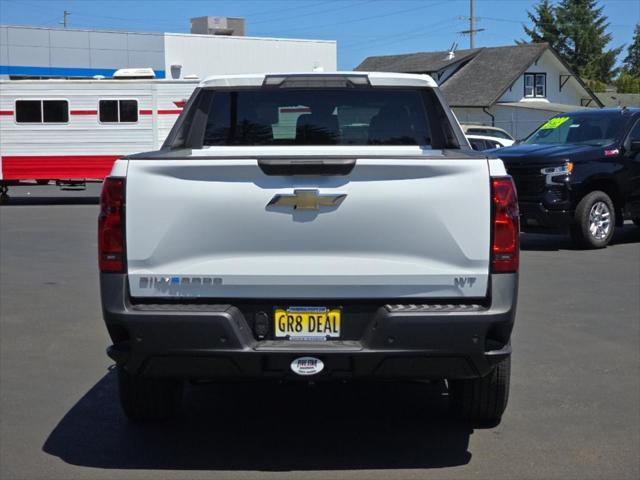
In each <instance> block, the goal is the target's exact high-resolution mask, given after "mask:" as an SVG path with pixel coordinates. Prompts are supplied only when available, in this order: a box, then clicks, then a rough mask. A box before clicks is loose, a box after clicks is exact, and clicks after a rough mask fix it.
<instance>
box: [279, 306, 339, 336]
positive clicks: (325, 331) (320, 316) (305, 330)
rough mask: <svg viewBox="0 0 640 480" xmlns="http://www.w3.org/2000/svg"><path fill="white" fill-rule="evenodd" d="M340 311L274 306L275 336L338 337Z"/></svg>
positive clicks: (322, 308) (321, 308)
mask: <svg viewBox="0 0 640 480" xmlns="http://www.w3.org/2000/svg"><path fill="white" fill-rule="evenodd" d="M341 313H342V312H341V311H340V309H337V308H332V309H329V308H325V307H290V308H287V309H286V310H285V309H283V308H276V309H275V314H274V321H275V328H274V331H275V333H276V338H287V337H288V338H289V339H290V340H305V339H308V340H323V339H327V338H339V337H340V320H341Z"/></svg>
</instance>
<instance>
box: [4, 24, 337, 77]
mask: <svg viewBox="0 0 640 480" xmlns="http://www.w3.org/2000/svg"><path fill="white" fill-rule="evenodd" d="M336 64H337V47H336V42H335V41H334V40H305V39H288V38H286V39H285V38H258V37H245V36H231V35H201V34H188V33H144V32H121V31H99V30H80V29H78V30H76V29H62V28H50V27H31V26H18V25H0V79H25V78H90V77H94V76H96V75H102V76H104V77H111V76H112V75H113V73H114V72H115V71H116V70H119V69H121V68H143V67H150V68H152V69H153V70H154V72H155V75H156V78H160V79H162V78H167V79H180V78H184V77H185V76H190V75H196V76H198V77H199V78H203V77H206V76H207V75H214V74H234V73H237V74H242V73H260V72H277V71H282V72H286V71H289V72H290V71H301V72H303V71H312V70H314V69H324V70H327V71H329V70H336Z"/></svg>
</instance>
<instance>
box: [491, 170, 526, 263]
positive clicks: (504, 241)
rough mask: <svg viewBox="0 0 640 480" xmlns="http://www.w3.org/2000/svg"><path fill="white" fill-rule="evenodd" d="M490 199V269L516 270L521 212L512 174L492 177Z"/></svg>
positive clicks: (518, 257) (518, 255)
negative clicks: (491, 211) (491, 230)
mask: <svg viewBox="0 0 640 480" xmlns="http://www.w3.org/2000/svg"><path fill="white" fill-rule="evenodd" d="M491 201H492V203H493V205H492V206H493V232H492V242H491V271H492V272H494V273H515V272H517V271H518V265H519V260H520V213H519V210H518V197H517V194H516V187H515V185H514V183H513V179H512V178H511V177H508V176H507V177H492V178H491Z"/></svg>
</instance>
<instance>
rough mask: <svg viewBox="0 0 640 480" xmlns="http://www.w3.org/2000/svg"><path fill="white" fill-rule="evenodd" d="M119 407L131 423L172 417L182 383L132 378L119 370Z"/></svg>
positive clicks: (121, 369) (176, 409)
mask: <svg viewBox="0 0 640 480" xmlns="http://www.w3.org/2000/svg"><path fill="white" fill-rule="evenodd" d="M117 370H118V390H119V393H120V405H121V406H122V410H124V413H125V414H126V415H127V417H128V418H129V419H130V420H133V421H134V422H146V421H153V420H166V419H169V418H172V417H173V416H175V414H176V412H177V411H178V408H179V407H180V403H181V402H182V388H183V382H181V381H177V380H164V379H156V378H145V377H140V376H137V375H132V374H130V373H129V372H127V371H125V370H124V369H123V368H122V367H118V369H117Z"/></svg>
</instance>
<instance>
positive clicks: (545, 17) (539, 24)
mask: <svg viewBox="0 0 640 480" xmlns="http://www.w3.org/2000/svg"><path fill="white" fill-rule="evenodd" d="M527 16H528V17H529V20H531V22H532V23H533V27H532V28H529V27H527V26H526V25H525V26H524V31H525V33H526V34H527V35H529V38H530V39H531V41H532V42H534V43H543V42H544V43H548V44H549V45H550V46H551V47H552V48H553V49H554V50H558V48H559V42H560V31H559V30H558V27H557V26H556V11H555V7H554V6H553V5H551V2H550V1H549V0H542V1H541V2H540V3H539V4H538V5H537V6H536V7H535V12H534V13H531V12H527Z"/></svg>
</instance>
